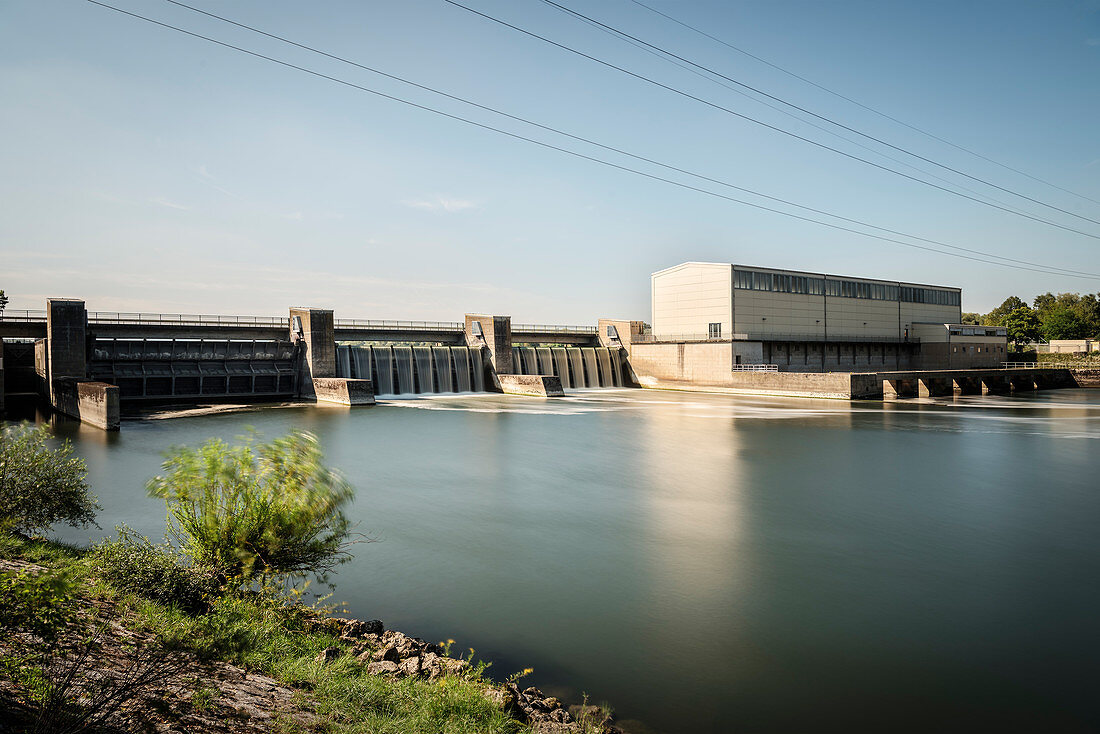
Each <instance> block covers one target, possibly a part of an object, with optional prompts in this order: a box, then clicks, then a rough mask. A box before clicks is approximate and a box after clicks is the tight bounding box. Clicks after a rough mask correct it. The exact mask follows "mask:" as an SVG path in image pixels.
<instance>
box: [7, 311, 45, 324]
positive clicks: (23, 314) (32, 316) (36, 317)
mask: <svg viewBox="0 0 1100 734" xmlns="http://www.w3.org/2000/svg"><path fill="white" fill-rule="evenodd" d="M45 320H46V312H45V311H40V310H39V311H32V310H29V309H23V310H13V309H7V310H5V311H4V312H3V313H0V321H18V322H20V323H27V322H32V323H33V322H38V321H45Z"/></svg>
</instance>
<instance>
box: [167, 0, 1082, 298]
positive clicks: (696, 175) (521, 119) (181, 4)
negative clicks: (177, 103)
mask: <svg viewBox="0 0 1100 734" xmlns="http://www.w3.org/2000/svg"><path fill="white" fill-rule="evenodd" d="M164 2H167V3H171V4H172V5H176V6H179V7H181V8H186V9H187V10H190V11H192V12H194V13H198V14H200V15H205V16H207V17H208V18H214V19H215V20H218V21H221V22H223V23H228V24H230V25H233V26H236V27H238V28H243V29H245V30H248V31H251V32H253V33H257V34H259V35H261V36H265V37H267V38H271V39H274V40H277V41H280V42H282V43H285V44H288V45H290V46H294V47H296V48H300V49H303V50H306V51H309V52H311V53H315V54H318V55H320V56H324V57H326V58H330V59H333V60H335V61H339V62H341V63H344V64H348V65H349V66H353V67H356V68H358V69H363V70H364V71H369V72H371V73H372V74H378V75H379V76H383V77H385V78H387V79H392V80H394V81H398V82H401V83H402V84H407V85H409V86H412V87H415V88H417V89H421V90H424V91H427V92H431V93H433V94H437V95H439V96H441V97H445V98H447V99H451V100H454V101H456V102H461V103H463V104H466V105H470V106H471V107H476V108H477V109H481V110H485V111H487V112H492V113H493V114H496V115H501V116H502V117H506V118H508V119H511V120H516V121H517V122H522V123H524V124H526V125H531V126H533V127H537V128H539V129H542V130H546V131H548V132H552V133H555V134H557V135H562V136H564V137H567V138H571V139H572V140H576V141H579V142H582V143H586V144H588V145H592V146H595V147H597V148H602V149H603V150H607V151H611V152H613V153H618V154H620V155H624V156H627V157H629V158H633V159H634V160H638V161H642V162H645V163H649V164H652V165H655V166H659V167H661V168H664V169H666V170H670V171H674V172H676V173H682V174H685V175H688V176H692V177H693V178H697V179H700V180H702V181H707V182H709V183H715V184H718V185H720V186H724V187H727V188H730V189H734V190H737V191H742V192H744V193H747V194H752V195H753V196H758V197H760V198H762V199H767V200H769V201H774V202H776V203H780V204H786V205H787V206H792V207H795V208H797V209H801V210H803V211H808V212H811V213H814V214H822V215H824V216H827V217H832V218H834V219H839V220H841V221H844V222H848V223H850V224H856V225H859V226H863V227H868V228H870V229H874V230H877V231H879V232H886V233H887V234H893V235H898V236H900V237H908V238H910V239H913V240H917V241H919V242H925V243H927V244H931V245H938V246H941V247H947V248H949V249H952V250H959V251H961V252H969V253H971V254H974V255H982V256H985V257H991V258H996V259H998V260H1004V261H1006V262H1013V263H1018V264H1021V265H1031V266H1034V267H1038V268H1044V269H1047V270H1052V271H1061V272H1062V273H1066V274H1071V275H1079V274H1082V271H1078V270H1070V269H1068V268H1059V267H1057V266H1053V265H1047V264H1043V263H1036V262H1031V261H1028V260H1017V259H1015V258H1011V257H1005V256H1003V255H997V254H994V253H990V252H983V251H981V250H974V249H970V248H967V247H960V246H958V245H952V244H950V243H947V242H942V241H940V240H933V239H929V238H926V237H920V236H918V235H911V234H907V233H905V232H901V231H898V230H893V229H889V228H887V227H881V226H878V225H875V224H871V223H869V222H865V221H861V220H858V219H853V218H850V217H845V216H842V215H839V214H834V213H832V212H829V211H825V210H823V209H816V208H814V207H810V206H805V205H802V204H798V203H796V202H793V201H789V200H787V199H782V198H780V197H777V196H771V195H769V194H764V193H762V192H760V191H755V190H753V189H749V188H745V187H743V186H738V185H736V184H732V183H729V182H728V181H723V180H721V179H717V178H713V177H711V176H707V175H705V174H701V173H696V172H694V171H690V170H687V169H684V168H679V167H677V166H674V165H670V164H667V163H662V162H661V161H658V160H654V159H653V158H647V157H645V156H642V155H638V154H635V153H631V152H629V151H627V150H623V149H621V148H616V147H614V146H611V145H606V144H604V143H600V142H597V141H595V140H592V139H591V138H586V137H583V136H580V135H576V134H574V133H570V132H567V131H565V130H562V129H560V128H555V127H551V126H549V125H544V124H542V123H539V122H535V121H534V120H529V119H527V118H524V117H519V116H517V115H513V114H510V113H508V112H504V111H503V110H499V109H496V108H495V107H489V106H487V105H483V104H479V103H477V102H474V101H472V100H469V99H466V98H464V97H459V96H456V95H453V94H449V93H447V92H444V91H442V90H439V89H435V88H434V87H429V86H426V85H423V84H419V83H417V82H414V81H411V80H409V79H405V78H404V77H400V76H396V75H394V74H390V73H388V72H384V71H381V70H380V69H376V68H374V67H371V66H366V65H364V64H361V63H359V62H357V61H352V60H351V59H348V58H345V57H343V56H338V55H336V54H332V53H329V52H327V51H322V50H321V49H318V48H315V47H313V46H307V45H305V44H302V43H299V42H297V41H293V40H291V39H289V38H286V37H284V36H279V35H276V34H274V33H270V32H268V31H265V30H262V29H260V28H256V27H255V26H251V25H248V24H246V23H240V22H238V21H235V20H233V19H232V18H226V17H225V16H222V15H218V14H216V13H211V12H209V11H207V10H203V9H201V8H196V7H195V6H193V5H188V4H187V3H184V2H181V1H180V0H164ZM1083 274H1084V275H1086V276H1092V277H1097V278H1100V274H1098V273H1083Z"/></svg>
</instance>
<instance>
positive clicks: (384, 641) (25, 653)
mask: <svg viewBox="0 0 1100 734" xmlns="http://www.w3.org/2000/svg"><path fill="white" fill-rule="evenodd" d="M319 459H320V453H319V450H318V448H317V446H316V444H315V441H314V439H312V437H310V436H308V435H306V434H302V435H291V436H288V437H286V438H284V439H278V440H276V441H274V442H272V443H270V444H253V443H246V444H245V445H243V446H238V447H228V446H225V445H224V444H221V443H220V442H209V443H208V444H206V445H204V446H203V447H201V448H200V449H199V450H197V451H192V450H182V449H181V450H176V451H175V452H174V453H173V454H172V455H171V456H170V457H169V460H168V461H166V462H165V468H166V469H167V470H168V472H167V474H166V475H165V476H163V477H156V478H154V479H152V480H150V483H149V486H150V492H151V493H153V494H155V495H157V496H161V497H163V498H164V499H165V500H166V503H167V507H168V510H169V516H170V518H171V519H170V522H169V527H168V534H169V536H170V537H171V538H173V541H174V542H172V543H167V542H166V543H164V544H159V545H158V544H154V543H152V542H150V541H149V540H148V539H146V538H144V537H142V536H140V535H137V534H136V533H133V532H131V531H128V530H126V529H125V528H121V529H120V530H119V535H118V537H117V538H114V539H108V540H105V541H103V542H101V543H99V544H97V545H95V546H92V547H88V548H76V547H72V546H67V545H63V544H60V543H56V542H51V541H49V540H45V539H41V538H36V537H34V535H35V531H36V530H44V529H46V528H48V527H50V526H51V525H53V524H56V523H57V522H68V523H69V524H72V525H77V526H79V525H83V524H87V523H88V522H91V521H92V519H93V517H94V512H95V510H96V505H95V498H94V497H93V496H91V495H90V494H89V493H88V492H87V487H86V486H85V485H84V467H83V464H82V462H80V461H79V460H77V459H73V458H72V457H71V455H70V452H69V449H68V447H65V446H62V447H61V448H59V449H54V448H51V447H50V446H49V444H48V441H47V440H46V437H45V435H44V432H43V431H41V430H37V431H36V430H32V429H29V428H26V427H24V428H18V429H12V428H10V427H9V428H4V427H3V426H0V734H8V733H9V732H17V731H19V732H22V731H27V732H36V733H37V732H43V733H45V732H50V733H51V734H77V733H78V732H83V731H115V732H117V731H135V732H137V731H157V732H169V731H186V732H188V733H189V734H190V733H195V734H205V732H215V731H217V732H241V733H242V734H243V733H244V732H249V733H251V732H260V731H264V732H267V731H274V732H298V731H314V732H331V733H332V734H343V733H345V732H346V733H348V734H351V733H356V734H358V733H364V734H365V733H367V732H370V733H372V734H373V733H377V734H390V733H393V734H398V733H399V732H400V733H410V734H466V733H469V734H473V733H474V732H490V733H496V732H500V733H502V734H503V733H507V734H518V733H522V732H541V733H543V734H550V733H551V732H552V733H554V734H569V733H574V734H597V733H604V732H614V731H617V730H615V729H614V727H611V726H610V724H609V719H608V717H607V716H606V714H605V712H604V711H603V710H602V709H600V708H598V707H594V706H586V705H582V706H574V707H572V711H570V710H569V709H567V708H566V707H565V706H564V705H563V704H562V703H561V702H559V701H557V700H556V699H553V698H547V697H545V696H544V695H543V694H542V693H541V692H540V691H538V690H537V689H534V688H527V689H524V690H520V688H519V686H518V685H517V680H518V678H519V677H521V676H513V677H510V678H508V679H506V680H504V681H497V682H494V681H493V680H490V679H489V678H488V677H487V676H486V675H485V671H486V668H487V667H488V666H487V665H486V664H484V663H479V662H478V661H476V660H475V659H474V653H473V651H472V650H470V651H469V652H468V653H467V654H466V655H465V656H462V657H456V656H452V655H451V651H450V645H451V644H452V643H453V641H447V642H445V643H439V644H432V643H428V642H425V641H423V640H418V639H416V638H411V637H407V636H406V635H403V634H402V633H400V632H396V631H392V630H383V629H382V623H381V622H378V621H373V622H361V621H358V620H346V619H342V618H339V617H334V616H331V615H330V614H329V613H328V612H329V610H327V609H324V608H318V607H317V606H316V605H314V606H309V605H306V604H304V603H303V598H304V596H305V595H304V590H305V588H306V585H305V583H304V579H305V577H306V576H316V577H319V578H322V579H324V578H325V577H327V575H328V573H329V572H330V571H331V569H332V567H333V566H334V565H335V564H337V563H339V562H341V560H343V559H346V558H347V557H350V550H349V546H348V544H347V542H346V541H347V538H348V535H349V534H348V522H347V520H346V518H345V517H344V516H343V514H342V512H341V506H342V505H343V504H344V503H345V502H346V501H347V500H348V499H350V497H351V489H350V487H349V486H348V485H347V484H346V482H344V481H343V480H342V478H341V477H340V476H339V475H338V474H337V473H335V472H333V471H331V470H328V469H326V468H325V467H324V466H323V465H322V464H321V463H320V461H319ZM62 489H64V490H65V491H64V492H62V491H60V490H62ZM526 672H529V671H526Z"/></svg>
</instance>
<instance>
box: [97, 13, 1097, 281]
mask: <svg viewBox="0 0 1100 734" xmlns="http://www.w3.org/2000/svg"><path fill="white" fill-rule="evenodd" d="M87 2H89V3H91V4H93V5H98V6H100V7H102V8H106V9H108V10H113V11H115V12H117V13H120V14H123V15H128V16H130V17H132V18H136V19H139V20H142V21H145V22H147V23H151V24H153V25H158V26H161V27H162V28H167V29H169V30H173V31H176V32H178V33H182V34H184V35H187V36H191V37H193V38H198V39H200V40H203V41H207V42H209V43H213V44H215V45H218V46H222V47H224V48H228V49H231V50H234V51H239V52H241V53H244V54H247V55H249V56H252V57H255V58H258V59H262V60H264V61H269V62H271V63H274V64H278V65H280V66H284V67H287V68H290V69H295V70H297V71H301V72H303V73H305V74H309V75H311V76H315V77H318V78H321V79H327V80H328V81H331V82H335V83H337V84H341V85H343V86H347V87H350V88H352V89H357V90H359V91H363V92H367V93H368V94H372V95H375V96H377V97H381V98H383V99H388V100H391V101H394V102H398V103H400V104H404V105H407V106H409V107H413V108H416V109H419V110H423V111H426V112H431V113H433V114H436V115H439V116H441V117H445V118H448V119H451V120H455V121H458V122H463V123H466V124H468V125H472V126H474V127H478V128H481V129H484V130H488V131H491V132H495V133H498V134H501V135H506V136H508V137H510V138H514V139H516V140H522V141H525V142H528V143H532V144H534V145H538V146H540V147H543V148H547V149H549V150H555V151H558V152H561V153H565V154H567V155H570V156H573V157H576V158H580V159H583V160H587V161H591V162H593V163H598V164H600V165H603V166H607V167H609V168H613V169H617V170H620V171H625V172H628V173H633V174H636V175H639V176H643V177H645V178H649V179H652V180H654V181H660V182H663V183H666V184H670V185H673V186H677V187H680V188H683V189H686V190H689V191H695V192H698V193H702V194H706V195H708V196H712V197H715V198H718V199H724V200H726V201H731V202H734V203H737V204H742V205H745V206H749V207H753V208H755V209H760V210H763V211H768V212H772V213H774V214H779V215H782V216H785V217H789V218H792V219H797V220H801V221H805V222H810V223H813V224H818V225H820V226H823V227H829V228H831V229H835V230H839V231H843V232H849V233H851V234H856V235H860V236H862V237H868V238H871V239H876V240H881V241H883V242H892V243H895V244H899V245H903V246H905V247H912V248H916V249H919V250H926V251H929V252H935V253H938V254H941V255H950V256H951V257H957V258H961V259H964V260H972V261H975V262H981V263H985V264H988V265H999V266H1001V267H1006V268H1013V269H1016V270H1028V271H1031V272H1037V273H1042V274H1044V275H1062V276H1066V275H1068V276H1069V277H1076V278H1086V279H1095V278H1096V277H1097V276H1096V275H1095V274H1088V273H1076V272H1075V273H1068V272H1067V273H1059V272H1052V271H1051V270H1050V269H1048V268H1046V267H1045V266H1040V267H1037V268H1033V267H1025V266H1022V265H1013V264H1009V263H1006V262H997V261H995V260H988V259H984V258H980V257H971V256H969V255H961V254H958V253H954V252H945V251H943V250H938V249H936V248H933V247H925V246H923V245H916V244H913V243H911V242H905V241H902V240H897V239H893V238H890V237H883V236H881V235H876V234H871V233H868V232H861V231H859V230H856V229H852V228H850V227H844V226H841V225H837V224H833V223H831V222H823V221H821V220H818V219H814V218H812V217H805V216H802V215H799V214H793V213H791V212H786V211H783V210H781V209H775V208H772V207H768V206H764V205H761V204H755V203H753V202H749V201H744V200H742V199H738V198H736V197H732V196H727V195H725V194H721V193H718V192H715V191H710V190H708V189H704V188H701V187H698V186H692V185H691V184H686V183H683V182H682V181H676V180H674V179H669V178H664V177H662V176H658V175H655V174H652V173H648V172H646V171H641V170H638V169H635V168H630V167H629V166H623V165H620V164H617V163H613V162H611V161H606V160H603V159H600V158H596V157H593V156H589V155H585V154H584V153H579V152H577V151H573V150H569V149H568V148H563V147H561V146H557V145H554V144H552V143H547V142H544V141H541V140H536V139H534V138H529V137H526V136H523V135H519V134H517V133H513V132H510V131H508V130H503V129H501V128H496V127H493V126H492V125H487V124H484V123H481V122H477V121H475V120H471V119H468V118H465V117H461V116H459V115H454V114H451V113H449V112H444V111H442V110H437V109H435V108H432V107H429V106H427V105H422V104H419V103H416V102H412V101H409V100H406V99H402V98H401V97H397V96H394V95H391V94H386V93H384V92H380V91H378V90H375V89H371V88H370V87H365V86H363V85H360V84H356V83H354V82H350V81H347V80H344V79H340V78H338V77H334V76H330V75H328V74H324V73H322V72H319V71H315V70H313V69H308V68H306V67H304V66H298V65H297V64H293V63H290V62H288V61H283V60H281V59H276V58H274V57H272V56H267V55H264V54H261V53H259V52H256V51H251V50H249V49H246V48H243V47H241V46H236V45H234V44H231V43H227V42H225V41H219V40H217V39H215V38H211V37H209V36H204V35H202V34H200V33H195V32H194V31H189V30H186V29H184V28H180V27H178V26H174V25H171V24H169V23H165V22H162V21H159V20H155V19H153V18H149V17H146V16H144V15H139V14H138V13H134V12H131V11H129V10H124V9H122V8H118V7H115V6H113V5H109V4H107V3H104V2H100V1H99V0H87ZM830 216H831V215H830ZM992 257H999V256H997V255H992Z"/></svg>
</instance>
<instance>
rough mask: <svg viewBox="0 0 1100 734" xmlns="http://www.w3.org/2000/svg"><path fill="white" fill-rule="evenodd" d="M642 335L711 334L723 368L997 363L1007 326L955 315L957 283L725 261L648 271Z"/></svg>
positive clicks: (674, 339) (958, 311)
mask: <svg viewBox="0 0 1100 734" xmlns="http://www.w3.org/2000/svg"><path fill="white" fill-rule="evenodd" d="M651 288H652V309H653V311H652V331H651V333H650V334H648V335H643V337H642V341H649V342H653V343H683V344H691V343H700V342H703V343H709V344H720V345H724V346H722V347H720V348H717V349H715V348H713V347H712V348H710V350H709V351H710V352H711V353H712V356H711V359H717V360H718V361H719V362H724V361H726V360H727V358H728V364H729V367H730V368H731V369H732V370H734V371H735V370H736V369H737V367H738V366H741V365H743V366H746V367H748V366H750V365H773V366H774V367H775V369H776V370H777V371H781V372H830V371H859V370H866V369H870V368H874V369H880V370H881V369H884V368H886V369H964V368H986V367H1000V365H1001V363H1002V362H1003V361H1004V359H1005V346H1006V337H1005V330H1004V329H1002V328H997V327H984V326H972V325H968V324H962V323H960V322H961V321H962V291H961V290H960V289H959V288H952V287H949V286H933V285H923V284H918V283H905V282H899V281H891V280H875V279H870V278H855V277H848V276H839V275H825V274H821V273H808V272H802V271H795V270H777V269H773V268H762V267H749V266H743V265H734V264H729V263H702V262H687V263H681V264H680V265H676V266H674V267H671V268H667V269H665V270H661V271H658V272H656V273H653V275H652V276H651Z"/></svg>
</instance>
